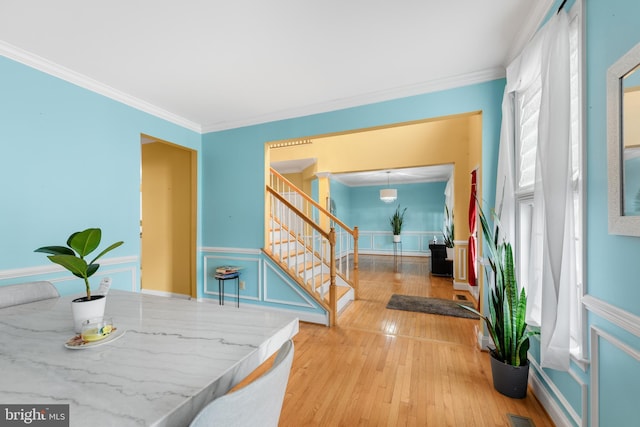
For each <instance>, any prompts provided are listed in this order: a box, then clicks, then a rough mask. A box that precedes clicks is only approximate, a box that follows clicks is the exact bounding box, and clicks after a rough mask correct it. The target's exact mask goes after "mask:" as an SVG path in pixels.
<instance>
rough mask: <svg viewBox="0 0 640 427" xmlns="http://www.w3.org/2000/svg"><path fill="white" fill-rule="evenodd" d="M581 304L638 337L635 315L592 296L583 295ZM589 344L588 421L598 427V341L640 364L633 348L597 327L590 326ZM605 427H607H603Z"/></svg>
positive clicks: (639, 327)
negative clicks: (589, 410) (606, 343)
mask: <svg viewBox="0 0 640 427" xmlns="http://www.w3.org/2000/svg"><path fill="white" fill-rule="evenodd" d="M582 304H583V305H584V306H585V308H586V309H587V310H588V311H589V312H591V313H593V314H595V315H597V316H599V317H601V318H602V319H604V320H606V321H608V322H610V323H612V324H613V325H615V326H617V327H619V328H621V329H622V330H624V331H626V332H629V333H631V334H633V335H635V336H636V337H640V317H639V316H636V315H635V314H632V313H629V312H628V311H626V310H623V309H621V308H619V307H616V306H614V305H611V304H609V303H607V302H604V301H602V300H600V299H598V298H596V297H594V296H592V295H585V296H584V297H583V298H582ZM589 332H590V338H591V340H590V343H591V347H590V349H589V358H590V360H591V372H590V382H591V385H590V386H591V390H590V392H591V400H590V409H591V414H590V419H591V427H599V425H600V412H599V409H600V399H599V397H600V381H599V379H600V375H601V372H600V369H601V366H600V341H601V340H605V341H607V342H608V343H610V344H612V345H613V346H615V347H616V348H618V349H619V350H622V351H623V352H625V353H626V354H628V355H629V356H631V357H632V358H634V359H635V360H637V361H638V362H640V351H639V350H638V349H635V348H633V347H632V346H630V345H629V344H627V343H625V342H623V341H622V339H621V338H619V337H615V336H613V335H612V334H611V333H609V332H607V331H605V330H604V329H602V328H600V327H598V326H591V328H590V331H589ZM605 427H607V426H605Z"/></svg>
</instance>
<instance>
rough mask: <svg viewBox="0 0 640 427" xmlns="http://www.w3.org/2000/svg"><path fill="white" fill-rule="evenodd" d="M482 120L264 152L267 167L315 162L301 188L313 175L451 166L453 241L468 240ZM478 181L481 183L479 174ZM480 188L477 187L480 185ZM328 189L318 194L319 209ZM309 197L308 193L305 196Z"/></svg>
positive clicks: (465, 118)
mask: <svg viewBox="0 0 640 427" xmlns="http://www.w3.org/2000/svg"><path fill="white" fill-rule="evenodd" d="M481 138H482V114H481V113H480V112H475V113H469V114H462V115H456V116H451V117H444V118H439V119H437V120H428V121H421V122H414V123H407V124H399V125H397V126H391V127H387V128H380V129H371V130H361V131H354V132H350V133H344V134H339V135H330V136H320V137H314V138H312V140H313V143H312V144H304V145H293V146H290V147H282V148H277V149H272V150H269V151H270V152H269V158H270V161H271V162H279V161H286V160H294V159H311V158H315V159H317V162H316V164H315V165H314V166H312V167H309V168H307V169H306V170H305V171H303V172H302V175H303V186H302V188H306V186H308V187H310V181H311V180H312V179H313V178H314V174H315V173H317V172H331V173H333V174H337V173H344V172H357V171H367V170H379V169H394V168H405V167H415V166H428V165H439V164H451V163H452V164H454V190H455V202H454V217H455V231H456V239H460V240H466V239H467V238H468V237H469V223H468V218H467V216H468V214H467V212H468V208H469V197H470V192H469V185H470V182H471V178H470V173H471V170H472V169H473V168H475V167H476V166H479V165H480V164H481V158H480V157H481V154H480V153H481ZM478 179H481V175H480V172H479V176H478ZM479 182H480V181H479ZM329 192H330V189H329V188H326V189H324V191H323V190H322V186H321V191H320V200H319V203H320V204H323V203H324V200H325V197H327V196H329ZM307 194H310V193H307Z"/></svg>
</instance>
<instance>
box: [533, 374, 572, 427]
mask: <svg viewBox="0 0 640 427" xmlns="http://www.w3.org/2000/svg"><path fill="white" fill-rule="evenodd" d="M532 371H533V372H532ZM529 385H530V386H531V390H532V391H533V394H534V395H535V396H536V399H538V401H540V404H541V405H542V407H543V408H544V409H545V411H547V414H549V418H551V419H552V420H553V422H554V423H555V425H556V426H557V427H564V426H566V427H572V426H573V425H574V424H573V423H572V422H570V421H569V418H567V416H566V415H565V413H564V412H563V411H562V408H560V405H558V402H557V401H556V400H555V399H554V398H553V396H552V395H551V393H549V391H548V390H547V388H546V387H545V386H544V385H543V384H542V382H541V381H540V379H539V378H538V375H537V373H536V372H535V370H531V369H530V370H529Z"/></svg>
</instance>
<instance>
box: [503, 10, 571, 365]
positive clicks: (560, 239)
mask: <svg viewBox="0 0 640 427" xmlns="http://www.w3.org/2000/svg"><path fill="white" fill-rule="evenodd" d="M536 81H538V82H539V84H540V85H541V95H540V106H539V108H540V109H539V118H538V127H537V133H538V138H537V147H536V162H535V164H536V167H535V181H534V190H533V193H534V203H533V213H532V215H533V218H532V234H531V248H530V256H531V259H530V264H529V277H528V280H527V278H521V279H522V280H526V284H527V286H526V287H527V294H528V295H527V296H528V305H527V322H528V323H529V324H531V325H536V326H540V330H541V334H540V340H541V350H540V351H541V355H540V359H541V360H540V363H541V365H542V366H544V367H549V368H553V369H559V370H568V369H569V359H570V353H569V349H570V328H569V326H570V317H571V310H572V309H574V308H575V307H572V304H571V302H570V293H571V290H572V289H575V284H576V272H575V265H576V263H575V255H576V254H575V246H574V237H575V236H574V230H575V227H574V222H573V221H574V216H573V196H572V183H571V178H572V177H571V170H572V164H571V138H570V137H571V134H570V132H571V131H570V124H571V117H570V69H569V23H568V17H567V14H566V12H565V11H560V13H558V14H557V15H555V16H553V17H552V18H551V19H550V20H549V22H548V23H547V24H546V25H545V26H544V28H542V29H541V30H540V31H539V32H538V33H537V34H536V36H535V37H534V39H533V40H532V41H531V42H530V43H529V44H528V45H527V46H526V47H525V49H524V50H523V52H522V53H521V54H520V56H519V57H518V58H517V59H516V60H515V61H514V62H513V63H512V64H511V65H510V66H509V67H508V69H507V87H506V89H505V99H504V101H503V125H502V132H501V142H500V154H499V160H498V163H499V167H498V177H497V179H498V182H497V185H498V187H497V189H496V199H497V200H496V203H498V198H500V197H501V194H502V192H503V191H504V199H503V200H502V204H503V207H502V210H503V212H502V217H501V223H502V224H503V226H504V227H505V229H506V230H507V232H508V233H509V236H508V237H509V239H512V238H513V237H514V231H513V229H514V227H513V222H514V217H515V215H514V212H515V206H514V205H515V202H514V201H513V191H512V189H513V188H514V186H515V185H514V181H513V179H514V178H513V177H514V175H513V160H512V159H513V154H512V153H513V152H514V151H515V149H514V143H513V142H514V139H515V138H514V136H513V134H514V133H513V129H512V128H510V127H509V126H510V124H513V123H515V120H514V113H513V111H511V110H510V108H512V107H511V106H512V105H513V102H512V101H511V97H512V94H513V93H517V92H523V91H525V90H526V89H528V88H530V87H531V86H532V84H535V82H536ZM505 122H507V123H506V124H505ZM503 145H504V147H503ZM503 157H504V159H503ZM509 179H511V180H510V181H509ZM497 206H499V205H497ZM505 224H506V225H505ZM511 241H512V240H511Z"/></svg>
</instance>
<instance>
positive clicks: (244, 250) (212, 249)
mask: <svg viewBox="0 0 640 427" xmlns="http://www.w3.org/2000/svg"><path fill="white" fill-rule="evenodd" d="M200 252H223V253H234V254H249V255H260V254H261V253H262V250H260V249H251V248H225V247H215V246H202V247H201V248H200ZM238 259H244V258H238Z"/></svg>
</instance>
